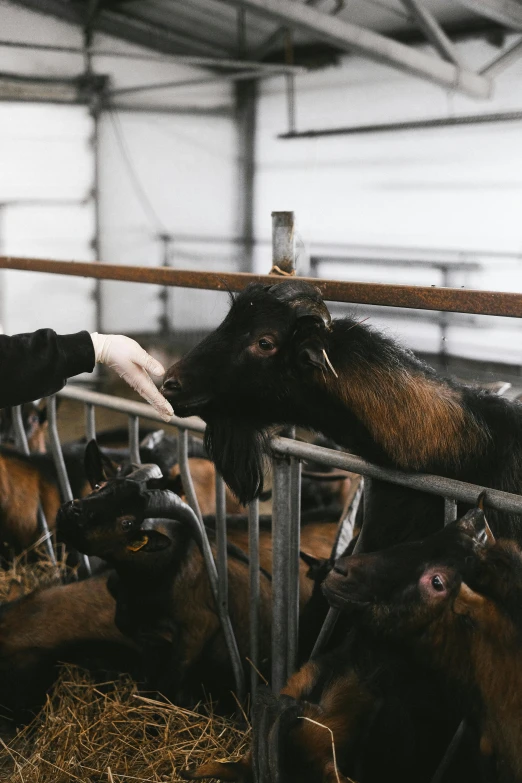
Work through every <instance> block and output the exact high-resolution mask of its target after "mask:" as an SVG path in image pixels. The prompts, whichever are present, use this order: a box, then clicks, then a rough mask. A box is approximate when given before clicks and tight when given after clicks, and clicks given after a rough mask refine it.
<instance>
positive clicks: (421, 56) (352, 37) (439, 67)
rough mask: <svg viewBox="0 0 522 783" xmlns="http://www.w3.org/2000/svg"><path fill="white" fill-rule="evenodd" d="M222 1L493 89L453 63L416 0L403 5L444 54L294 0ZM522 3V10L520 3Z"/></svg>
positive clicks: (395, 62)
mask: <svg viewBox="0 0 522 783" xmlns="http://www.w3.org/2000/svg"><path fill="white" fill-rule="evenodd" d="M483 1H484V0H480V2H483ZM492 1H493V0H492ZM510 1H511V2H513V0H510ZM222 2H226V3H228V4H231V5H235V6H239V7H243V8H245V9H248V10H251V11H255V12H256V13H259V14H262V15H263V16H266V17H268V18H270V19H273V20H275V21H277V22H278V23H280V24H283V25H285V26H287V27H289V28H291V29H294V30H302V31H305V32H307V33H311V34H312V35H313V36H314V37H316V38H319V39H320V40H323V41H326V42H328V43H330V44H333V45H334V46H336V47H338V48H339V49H341V50H344V51H348V52H350V53H355V54H359V55H361V56H363V57H367V58H369V59H371V60H374V61H376V62H379V63H382V64H384V65H390V66H392V67H394V68H397V69H399V70H402V71H405V72H406V73H409V74H412V75H414V76H418V77H421V78H423V79H426V80H428V81H431V82H434V83H436V84H440V85H442V86H443V87H446V88H451V89H454V90H458V91H460V92H464V93H466V94H468V95H471V96H473V97H475V98H487V97H489V95H490V93H491V82H490V80H489V79H488V78H487V76H483V75H481V74H478V73H474V72H473V71H471V70H468V69H466V68H464V67H462V65H460V64H456V63H455V59H457V60H458V58H457V56H456V52H455V51H454V47H453V45H452V43H451V41H450V40H449V38H448V37H447V36H446V35H445V33H444V32H443V31H442V28H441V27H440V25H439V24H438V22H437V21H436V20H435V18H434V17H433V16H432V15H431V14H430V13H428V11H427V10H426V9H425V8H424V6H422V4H421V3H420V2H419V0H408V2H405V5H407V7H408V10H409V11H410V13H412V14H414V15H415V18H416V19H417V21H418V23H419V24H421V25H422V27H423V29H424V31H425V33H426V35H428V37H429V39H430V40H431V41H432V43H434V44H435V45H436V48H437V51H439V52H441V53H443V56H444V58H445V59H440V58H438V57H433V56H430V55H429V54H425V53H424V52H421V51H418V50H416V49H413V48H411V47H408V46H406V45H405V44H402V43H399V42H398V41H395V40H393V39H391V38H387V37H386V36H384V35H380V34H379V33H375V32H373V31H372V30H368V29H366V28H364V27H360V26H358V25H355V24H352V23H351V22H347V21H344V20H343V19H340V18H339V17H338V16H335V17H332V16H329V15H327V14H325V13H322V12H321V11H318V10H316V9H315V8H313V7H311V6H310V5H308V4H304V3H302V2H297V0H222ZM472 2H476V0H472ZM520 8H521V13H522V5H521V6H520Z"/></svg>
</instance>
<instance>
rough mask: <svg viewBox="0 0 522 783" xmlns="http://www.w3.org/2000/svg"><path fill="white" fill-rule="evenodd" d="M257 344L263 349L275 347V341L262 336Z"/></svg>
mask: <svg viewBox="0 0 522 783" xmlns="http://www.w3.org/2000/svg"><path fill="white" fill-rule="evenodd" d="M257 344H258V345H259V347H260V348H261V350H262V351H267V352H268V351H273V350H274V348H275V345H274V343H273V342H271V340H268V339H267V338H266V337H262V338H261V339H260V340H259V341H258V343H257Z"/></svg>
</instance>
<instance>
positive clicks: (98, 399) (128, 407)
mask: <svg viewBox="0 0 522 783" xmlns="http://www.w3.org/2000/svg"><path fill="white" fill-rule="evenodd" d="M58 394H59V395H60V396H61V397H67V398H68V399H72V400H78V401H79V402H87V403H91V404H94V405H98V406H100V407H102V408H109V409H111V410H117V411H120V412H122V413H131V414H135V415H139V416H142V417H143V418H145V419H152V420H154V421H161V422H162V424H164V423H165V422H163V420H162V419H161V417H160V416H159V415H158V414H157V413H156V412H155V411H154V409H153V408H151V407H150V405H147V404H146V403H141V402H132V401H131V400H126V399H123V398H121V397H112V396H111V395H109V394H99V393H98V392H91V391H88V390H87V389H80V388H78V387H76V388H75V387H72V386H68V387H65V389H62V391H60V392H58ZM169 424H173V425H175V426H178V427H181V428H183V429H186V430H189V431H192V432H200V433H202V432H204V431H205V423H204V422H203V421H202V420H201V419H200V418H198V417H197V416H191V417H189V418H186V419H180V418H178V417H177V416H172V418H171V420H170V422H169ZM271 447H272V450H273V452H274V454H276V455H278V456H280V457H295V458H296V459H300V460H313V461H314V462H317V463H319V464H321V465H325V466H328V467H332V468H341V469H342V470H349V471H351V472H352V473H359V474H361V475H363V476H370V477H371V478H376V479H381V480H383V481H389V482H390V483H391V484H399V485H401V486H403V487H410V488H411V489H418V490H421V491H422V492H428V493H430V494H432V495H440V497H444V498H451V499H453V500H457V501H459V502H461V503H471V504H473V503H475V501H476V500H477V498H478V496H479V495H480V493H481V492H482V491H483V490H484V489H487V490H488V492H487V506H488V507H489V508H494V509H496V510H498V511H507V512H509V513H511V514H522V495H515V494H514V493H512V492H502V491H501V490H499V489H488V487H484V486H480V485H478V484H468V483H467V482H465V481H457V480H456V479H450V478H446V477H445V476H435V475H431V474H427V473H403V472H402V471H400V470H392V469H391V468H383V467H381V466H380V465H374V464H373V463H372V462H367V461H366V460H364V459H362V457H358V456H356V455H355V454H348V453H347V452H344V451H335V450H333V449H326V448H324V447H323V446H314V445H312V444H310V443H303V442H302V441H296V440H291V439H290V438H273V439H272V440H271Z"/></svg>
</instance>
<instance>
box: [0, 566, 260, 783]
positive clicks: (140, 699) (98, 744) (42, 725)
mask: <svg viewBox="0 0 522 783" xmlns="http://www.w3.org/2000/svg"><path fill="white" fill-rule="evenodd" d="M66 573H67V567H66V565H65V558H64V555H63V554H62V555H61V556H60V559H59V568H58V573H57V570H56V568H55V567H54V566H53V564H52V563H51V562H50V561H49V560H48V559H45V558H42V559H40V560H38V561H37V562H33V563H28V562H27V559H26V558H25V557H20V558H17V559H16V560H15V561H14V562H13V564H12V567H11V568H10V569H9V570H6V571H0V603H1V602H2V601H5V600H6V597H7V596H8V593H9V590H10V588H11V586H12V583H13V581H16V582H17V583H18V584H20V585H21V586H22V587H23V589H24V592H29V591H31V590H33V589H35V588H37V587H40V586H46V585H49V584H55V583H56V582H57V580H58V579H59V577H60V576H62V577H63V576H64V575H65V574H66ZM0 696H1V695H0ZM248 734H249V732H248V731H245V730H244V729H242V728H240V727H239V726H238V723H237V722H236V721H234V720H233V719H227V718H224V717H221V716H217V715H215V714H214V713H213V711H212V706H211V705H201V709H199V710H198V711H191V710H185V709H182V708H181V707H177V706H176V705H174V704H170V703H166V702H161V701H158V700H156V699H153V698H148V697H147V695H146V694H140V693H139V692H138V688H137V686H136V683H134V682H133V681H132V680H131V679H130V678H129V677H127V676H125V677H123V676H122V677H121V679H120V680H118V681H114V682H103V683H97V682H95V681H94V680H93V679H92V677H91V676H90V675H89V674H87V673H86V672H85V671H83V670H82V669H80V668H77V667H74V666H67V665H64V666H63V667H62V668H61V673H60V676H59V678H58V680H57V682H56V684H55V686H54V688H53V689H52V692H51V693H50V694H49V696H48V698H47V701H46V704H45V705H44V707H43V709H42V710H41V712H40V713H39V714H38V716H37V717H36V718H35V719H34V721H33V722H32V723H31V724H29V725H28V726H26V727H25V728H23V729H21V730H19V731H18V732H16V734H14V736H13V734H12V733H11V734H10V736H9V735H4V736H3V738H2V737H0V781H6V783H7V782H8V783H11V781H12V783H15V782H16V783H74V781H81V782H82V783H101V782H102V781H103V783H135V782H136V781H155V782H157V783H160V782H161V783H164V782H165V781H177V780H181V778H180V777H179V776H178V775H177V774H176V771H177V770H180V769H184V768H186V767H187V766H188V765H193V764H202V763H203V762H205V761H209V760H211V759H214V760H218V759H225V758H229V757H231V756H238V755H241V754H242V753H243V752H244V751H245V750H246V747H247V745H248Z"/></svg>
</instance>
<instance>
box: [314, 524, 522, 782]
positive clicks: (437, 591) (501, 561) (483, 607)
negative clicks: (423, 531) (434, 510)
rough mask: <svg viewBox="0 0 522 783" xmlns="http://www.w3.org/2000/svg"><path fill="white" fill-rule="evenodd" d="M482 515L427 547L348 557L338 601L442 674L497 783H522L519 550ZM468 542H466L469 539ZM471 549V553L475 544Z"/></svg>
mask: <svg viewBox="0 0 522 783" xmlns="http://www.w3.org/2000/svg"><path fill="white" fill-rule="evenodd" d="M481 515H482V516H483V514H482V512H481V511H480V510H477V511H471V512H468V514H467V515H466V517H464V518H463V519H462V520H461V522H460V523H457V525H456V529H457V532H458V533H459V534H460V541H457V540H456V538H455V526H454V525H451V526H448V527H447V528H446V529H444V530H443V531H440V532H439V533H436V534H434V535H433V536H430V537H429V538H427V539H426V540H425V541H423V542H419V543H417V542H412V543H409V544H402V545H399V546H396V547H392V548H391V549H388V550H386V551H383V552H374V553H371V554H365V555H358V556H357V555H356V556H352V557H347V558H341V559H340V560H339V561H337V563H336V565H335V568H334V570H333V571H332V572H331V573H330V575H329V576H328V578H327V580H326V583H325V590H326V593H327V596H328V598H329V600H330V602H331V603H333V604H334V605H337V606H339V607H341V609H342V610H344V611H349V612H355V614H356V617H357V618H358V621H359V622H360V623H361V624H362V625H363V626H365V627H366V628H367V629H368V630H369V631H370V632H371V633H372V635H373V636H374V637H375V638H376V639H377V641H380V642H381V644H383V645H390V644H399V645H401V646H402V647H403V648H405V649H406V650H409V652H410V654H411V652H412V651H413V653H414V655H415V657H416V658H417V659H420V660H423V661H425V662H426V663H427V664H428V665H430V666H434V667H436V669H438V670H440V671H442V672H443V673H444V674H445V675H446V676H447V678H448V679H449V681H450V685H451V688H452V689H453V691H454V693H455V695H457V694H458V693H460V697H461V700H462V703H463V706H464V707H465V712H466V714H467V717H468V720H470V721H471V722H472V723H475V724H476V725H477V726H478V729H479V731H480V737H481V742H480V745H481V750H482V752H483V754H484V755H486V756H492V757H493V758H494V759H495V760H496V763H497V770H496V773H497V775H498V778H497V779H498V780H502V781H517V782H520V781H522V720H521V716H522V675H521V673H520V660H521V658H522V552H521V550H520V547H519V546H518V545H516V544H515V543H514V542H513V541H508V540H499V541H498V542H497V541H495V539H494V537H493V534H492V533H491V531H490V530H489V528H488V527H487V523H484V521H483V520H479V522H481V525H482V531H481V535H480V536H478V537H477V536H473V537H472V538H469V533H470V530H471V533H473V532H474V529H476V526H477V520H476V517H477V516H478V517H479V518H480V516H481ZM467 536H468V545H467V546H465V545H464V541H465V539H466V537H467ZM469 543H471V546H470V545H469Z"/></svg>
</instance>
